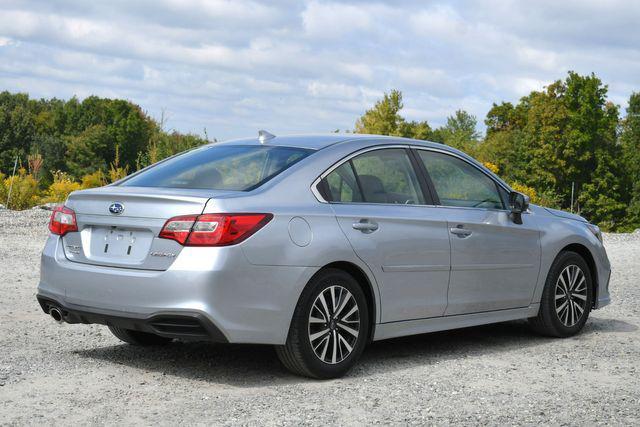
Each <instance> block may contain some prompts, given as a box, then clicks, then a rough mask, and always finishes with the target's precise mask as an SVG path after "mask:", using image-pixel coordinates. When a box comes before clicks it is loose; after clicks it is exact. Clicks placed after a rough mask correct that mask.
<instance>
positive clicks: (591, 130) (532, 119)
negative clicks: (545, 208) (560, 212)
mask: <svg viewBox="0 0 640 427" xmlns="http://www.w3.org/2000/svg"><path fill="white" fill-rule="evenodd" d="M618 121H619V113H618V108H617V107H616V106H615V105H613V104H611V103H609V102H608V101H607V86H606V85H604V84H603V83H602V81H601V80H600V79H599V78H597V77H596V76H595V75H593V74H591V75H588V76H581V75H579V74H577V73H574V72H569V74H568V76H567V77H566V78H565V79H564V80H558V81H556V82H554V83H552V84H550V85H549V86H547V87H546V88H545V90H544V91H540V92H532V93H531V94H529V95H528V96H525V97H523V98H522V99H521V100H520V102H519V103H518V104H517V105H515V106H514V105H512V104H510V103H502V104H499V105H497V104H494V106H493V108H492V109H491V110H490V111H489V113H488V114H487V119H486V120H485V123H486V125H487V137H486V140H485V141H484V142H483V143H482V144H481V146H480V147H479V155H480V157H481V158H482V160H484V161H490V162H492V163H495V164H496V165H498V166H499V167H500V170H501V172H502V173H503V174H504V175H506V176H505V178H506V179H507V180H510V181H517V182H520V183H522V184H525V185H527V186H529V187H532V188H534V189H535V190H536V191H537V192H538V193H541V194H547V195H549V196H551V197H552V198H555V197H556V196H557V197H558V200H559V202H560V205H561V206H562V207H563V208H572V206H571V189H572V185H575V190H576V194H577V200H578V202H579V203H578V204H577V205H574V206H573V208H579V209H580V210H581V212H582V213H583V214H584V215H585V216H587V217H588V218H589V219H590V220H592V221H595V222H599V223H601V224H603V225H604V226H605V227H609V228H611V227H619V226H620V225H621V220H622V217H623V209H622V208H621V207H622V203H623V202H624V198H625V195H624V189H623V181H622V177H623V173H622V171H621V170H620V168H619V165H620V162H619V160H620V156H621V154H620V149H619V147H618V146H617V126H618ZM504 175H503V176H504Z"/></svg>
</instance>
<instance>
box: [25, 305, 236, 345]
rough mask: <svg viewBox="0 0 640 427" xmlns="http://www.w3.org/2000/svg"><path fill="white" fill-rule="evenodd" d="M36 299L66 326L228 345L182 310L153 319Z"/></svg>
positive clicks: (199, 317)
mask: <svg viewBox="0 0 640 427" xmlns="http://www.w3.org/2000/svg"><path fill="white" fill-rule="evenodd" d="M37 298H38V302H39V303H40V307H42V311H44V312H45V313H47V314H48V313H49V311H50V310H51V308H52V307H56V308H58V309H59V310H60V312H61V313H62V316H63V320H64V321H65V322H67V323H84V324H91V323H97V324H101V325H107V326H117V327H120V328H124V329H131V330H134V331H141V332H149V333H153V334H156V335H160V336H163V337H168V338H177V339H181V340H198V341H199V340H206V341H212V342H218V343H227V342H229V340H228V339H227V338H226V337H225V336H224V334H223V333H222V331H221V330H220V329H218V328H217V327H216V325H214V324H213V323H212V322H211V321H209V319H208V318H207V316H205V315H204V314H202V313H197V312H188V311H181V312H160V313H156V314H154V315H152V316H133V315H131V314H129V315H123V314H122V313H118V312H111V311H109V310H97V309H95V308H92V307H79V306H73V305H65V304H63V303H61V302H59V301H56V300H54V299H51V298H47V297H44V296H42V295H38V296H37Z"/></svg>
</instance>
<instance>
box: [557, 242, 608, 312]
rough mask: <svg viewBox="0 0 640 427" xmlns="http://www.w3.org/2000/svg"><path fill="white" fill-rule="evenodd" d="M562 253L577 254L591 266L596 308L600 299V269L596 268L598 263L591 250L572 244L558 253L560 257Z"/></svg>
mask: <svg viewBox="0 0 640 427" xmlns="http://www.w3.org/2000/svg"><path fill="white" fill-rule="evenodd" d="M562 252H575V253H577V254H578V255H580V256H581V257H582V258H583V259H584V260H585V262H586V263H587V266H589V273H590V274H591V280H592V282H593V289H592V292H593V295H592V305H593V306H595V304H596V301H597V298H598V267H597V266H596V262H595V259H594V258H593V254H592V253H591V251H590V250H589V248H587V247H586V246H584V245H582V244H580V243H571V244H568V245H566V246H565V247H563V248H562V249H561V250H560V252H558V255H560V254H561V253H562ZM556 258H557V255H556Z"/></svg>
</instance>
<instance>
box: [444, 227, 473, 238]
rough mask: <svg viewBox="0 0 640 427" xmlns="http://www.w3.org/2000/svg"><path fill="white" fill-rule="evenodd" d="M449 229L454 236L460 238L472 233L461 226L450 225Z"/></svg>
mask: <svg viewBox="0 0 640 427" xmlns="http://www.w3.org/2000/svg"><path fill="white" fill-rule="evenodd" d="M449 231H450V232H451V234H455V235H456V236H458V237H461V238H465V237H469V236H471V234H473V233H472V231H471V230H467V229H466V228H462V226H458V227H452V228H450V229H449Z"/></svg>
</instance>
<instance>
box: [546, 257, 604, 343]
mask: <svg viewBox="0 0 640 427" xmlns="http://www.w3.org/2000/svg"><path fill="white" fill-rule="evenodd" d="M569 265H577V266H578V267H579V268H580V269H581V270H582V272H583V273H584V276H585V280H586V282H587V303H586V305H585V310H584V313H583V314H582V317H581V318H580V321H579V322H578V323H576V324H575V325H573V326H571V327H569V326H565V325H564V324H563V323H562V321H561V320H560V318H559V316H558V313H557V312H556V305H555V289H556V282H557V280H558V276H559V275H560V273H561V272H562V271H563V270H564V269H565V268H566V267H567V266H569ZM546 288H547V289H546V292H545V295H544V297H545V301H543V304H546V305H547V307H546V308H547V310H548V315H549V320H550V321H551V324H552V325H553V327H554V328H555V329H556V331H557V332H558V335H560V336H570V335H574V334H576V333H578V332H579V331H580V330H581V329H582V327H583V326H584V324H585V323H586V322H587V319H588V318H589V312H590V311H591V306H592V304H593V279H592V277H591V270H590V269H589V266H588V265H587V263H586V261H585V260H584V258H582V257H581V256H580V255H578V254H577V253H575V252H563V253H561V254H560V255H559V256H558V258H557V259H556V260H555V261H554V263H553V266H552V268H551V271H550V272H549V276H548V278H547V283H546Z"/></svg>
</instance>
